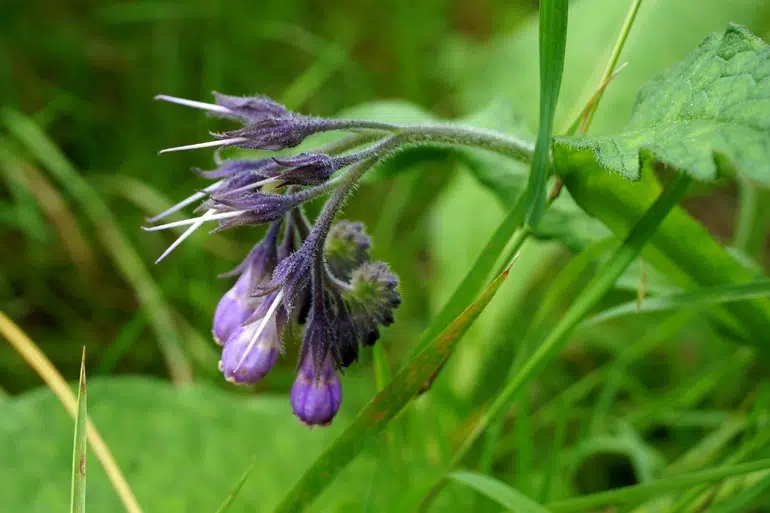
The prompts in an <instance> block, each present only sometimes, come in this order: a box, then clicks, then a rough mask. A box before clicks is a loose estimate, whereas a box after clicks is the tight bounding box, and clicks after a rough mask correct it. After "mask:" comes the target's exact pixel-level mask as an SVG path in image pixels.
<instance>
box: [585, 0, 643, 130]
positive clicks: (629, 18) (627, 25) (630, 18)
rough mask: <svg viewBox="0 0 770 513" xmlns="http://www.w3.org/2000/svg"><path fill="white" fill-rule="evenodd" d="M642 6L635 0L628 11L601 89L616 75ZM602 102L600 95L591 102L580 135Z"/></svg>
mask: <svg viewBox="0 0 770 513" xmlns="http://www.w3.org/2000/svg"><path fill="white" fill-rule="evenodd" d="M641 6H642V0H634V1H633V2H631V7H630V8H629V10H628V14H627V15H626V19H625V20H624V21H623V26H622V27H621V28H620V34H618V38H617V39H616V40H615V46H614V47H613V48H612V52H610V59H609V61H607V66H606V67H605V68H604V73H603V74H602V78H601V80H599V84H600V87H601V84H603V83H606V82H609V80H610V79H611V78H612V75H613V73H615V66H617V64H618V59H620V53H621V52H622V51H623V47H624V46H625V44H626V40H627V39H628V35H629V34H630V33H631V27H632V26H633V25H634V20H636V15H637V13H638V12H639V8H640V7H641ZM601 100H602V94H599V96H598V97H597V98H596V100H595V101H593V102H591V104H590V105H591V107H590V108H589V109H588V111H587V112H586V115H585V117H584V118H583V122H582V123H581V125H580V128H579V129H578V132H579V133H581V134H584V133H586V132H587V131H588V127H590V126H591V121H593V119H594V114H595V113H596V109H598V108H599V102H601Z"/></svg>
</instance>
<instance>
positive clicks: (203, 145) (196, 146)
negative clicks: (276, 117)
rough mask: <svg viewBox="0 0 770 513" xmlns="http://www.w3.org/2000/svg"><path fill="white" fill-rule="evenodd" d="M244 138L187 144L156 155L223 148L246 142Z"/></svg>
mask: <svg viewBox="0 0 770 513" xmlns="http://www.w3.org/2000/svg"><path fill="white" fill-rule="evenodd" d="M247 140H248V139H246V138H245V137H232V138H230V139H218V140H216V141H206V142H202V143H196V144H187V145H185V146H175V147H173V148H166V149H163V150H160V151H159V152H158V153H171V152H172V151H186V150H197V149H199V148H211V147H212V146H224V145H226V144H237V143H239V142H244V141H247Z"/></svg>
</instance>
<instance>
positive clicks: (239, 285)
mask: <svg viewBox="0 0 770 513" xmlns="http://www.w3.org/2000/svg"><path fill="white" fill-rule="evenodd" d="M280 226H281V225H280V223H275V224H273V225H272V226H270V228H269V229H268V231H267V234H266V235H265V238H264V239H262V241H260V242H259V243H258V244H256V245H255V246H254V248H252V250H251V251H250V252H249V254H248V256H247V257H246V258H245V259H244V260H243V262H241V263H240V264H239V265H238V266H237V267H236V268H235V269H233V270H232V271H230V272H229V273H225V274H224V275H223V276H224V277H228V276H237V275H239V276H238V280H237V281H236V282H235V285H233V287H232V288H231V289H230V290H228V291H227V292H226V293H225V295H224V296H222V299H221V300H220V301H219V304H218V305H217V308H216V311H215V312H214V322H213V325H212V332H213V334H214V340H215V341H216V342H217V344H219V345H223V344H224V343H225V341H227V340H228V339H229V338H230V337H231V336H232V335H233V333H234V332H235V331H236V330H237V329H238V328H239V327H240V326H241V325H242V324H243V323H245V322H246V321H247V320H248V319H249V318H250V317H251V316H252V315H253V314H254V312H255V310H256V309H257V308H258V307H260V306H261V304H262V303H263V300H264V298H262V297H254V296H252V293H253V291H254V290H255V289H256V288H257V287H258V286H259V285H260V284H264V283H265V282H267V281H268V280H269V279H270V276H271V273H272V272H273V269H275V265H276V260H277V256H276V254H277V248H276V241H277V237H278V231H279V229H280Z"/></svg>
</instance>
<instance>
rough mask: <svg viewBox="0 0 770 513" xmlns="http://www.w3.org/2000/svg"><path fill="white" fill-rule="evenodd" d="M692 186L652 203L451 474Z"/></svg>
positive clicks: (496, 404) (487, 417) (477, 430)
mask: <svg viewBox="0 0 770 513" xmlns="http://www.w3.org/2000/svg"><path fill="white" fill-rule="evenodd" d="M689 184H690V178H689V177H688V176H687V175H684V174H682V175H679V176H678V177H677V178H676V179H675V180H674V182H673V183H671V184H670V185H668V186H667V187H666V188H665V189H664V190H663V192H662V193H661V194H660V196H659V197H658V199H657V200H655V203H653V204H652V206H651V207H650V208H649V209H648V210H647V211H646V212H645V213H644V215H643V216H642V217H641V219H639V221H637V223H636V224H635V225H634V227H633V228H632V229H631V232H630V233H629V234H628V236H627V237H626V239H625V240H624V241H623V244H622V245H621V246H620V247H619V248H618V249H617V250H616V251H615V253H613V255H612V256H611V257H610V259H609V261H608V262H607V263H606V264H605V265H604V267H603V270H602V273H601V274H598V275H597V276H596V277H594V279H593V280H591V282H590V283H589V284H588V285H587V286H586V287H585V288H584V289H583V292H582V293H581V294H580V295H579V296H578V297H577V298H576V299H575V301H574V302H573V304H572V306H571V307H570V308H569V309H568V310H567V312H566V313H565V314H564V316H563V317H562V318H561V320H560V321H559V322H558V323H557V324H556V326H554V328H553V330H551V332H550V333H549V334H548V336H547V338H546V339H545V341H543V343H542V344H540V345H538V346H537V350H536V351H535V352H534V354H532V356H531V357H530V358H529V359H528V360H527V361H526V362H524V363H523V364H522V366H521V368H520V369H519V371H518V372H517V373H516V374H515V375H514V376H513V377H512V378H511V379H510V380H509V381H508V383H507V384H506V386H505V388H504V389H503V390H502V391H501V392H500V394H498V395H497V397H495V399H494V400H493V401H492V403H491V404H490V405H489V407H488V408H487V410H486V412H484V414H483V415H481V417H480V418H479V420H478V421H477V422H476V424H475V425H474V426H473V429H472V430H471V432H470V433H469V435H468V436H467V437H466V438H465V440H464V441H463V443H462V445H461V446H460V448H459V449H458V450H457V452H456V453H455V454H454V456H453V457H452V460H451V461H450V463H449V467H448V470H450V471H451V470H452V469H454V468H455V467H456V466H457V465H458V464H459V463H460V462H461V461H462V460H463V458H465V456H467V455H468V452H469V451H470V449H471V448H472V447H473V445H474V444H475V443H476V441H477V440H478V439H479V437H480V436H481V434H482V433H483V432H484V431H485V429H486V428H487V426H489V424H490V423H491V422H492V421H494V420H495V419H496V418H498V417H499V415H500V414H501V413H503V412H504V411H507V408H508V407H509V406H510V404H511V401H512V400H513V399H514V398H515V397H516V396H517V394H518V393H520V392H521V390H522V389H523V388H524V385H526V384H527V383H528V382H529V380H530V379H531V378H532V377H533V376H534V375H535V373H536V372H537V371H539V370H540V369H541V368H542V367H543V366H544V365H545V364H547V363H548V362H549V361H551V360H552V359H553V358H554V357H555V356H556V354H557V353H558V352H559V351H560V350H561V349H562V348H563V347H564V344H565V343H566V342H567V340H568V337H569V335H570V334H571V333H572V331H573V330H574V329H575V328H576V327H577V326H578V324H580V322H581V320H582V319H583V318H584V317H585V316H586V315H587V314H588V312H590V311H591V309H592V308H593V307H594V306H595V305H596V304H597V303H598V302H599V301H600V300H601V299H602V298H603V297H604V295H605V294H606V293H607V291H608V290H609V289H610V288H612V286H613V285H614V283H615V280H617V279H618V277H620V275H621V274H623V271H625V270H626V268H627V267H628V266H629V265H630V264H631V262H633V261H634V259H636V257H637V256H639V253H640V252H641V251H642V248H643V247H644V245H645V244H646V243H647V241H648V240H649V239H650V238H651V237H652V236H653V234H654V233H655V231H656V230H657V229H658V227H659V226H660V224H661V223H662V222H663V220H664V219H665V217H666V215H667V214H668V213H669V212H670V211H671V209H673V208H674V207H675V206H676V205H677V203H678V202H679V200H680V199H681V197H682V196H683V195H684V193H685V191H686V189H687V186H688V185H689ZM445 483H446V477H442V478H441V480H440V481H439V482H438V483H436V485H434V487H433V488H432V489H431V490H430V491H429V492H428V494H427V495H426V496H425V497H424V498H423V500H422V501H421V503H420V506H419V507H418V511H423V512H424V511H427V508H428V507H429V505H430V503H431V502H432V500H433V498H434V497H435V496H436V495H437V494H438V492H439V491H440V490H441V488H443V486H444V484H445Z"/></svg>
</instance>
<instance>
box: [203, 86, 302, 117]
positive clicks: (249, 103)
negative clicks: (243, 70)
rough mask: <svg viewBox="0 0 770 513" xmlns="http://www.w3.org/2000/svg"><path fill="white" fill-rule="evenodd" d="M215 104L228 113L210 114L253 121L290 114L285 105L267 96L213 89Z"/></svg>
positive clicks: (288, 115)
mask: <svg viewBox="0 0 770 513" xmlns="http://www.w3.org/2000/svg"><path fill="white" fill-rule="evenodd" d="M214 98H215V99H216V104H217V105H220V106H222V107H225V108H226V109H227V110H228V111H229V113H222V112H216V111H215V112H212V115H216V116H221V117H227V118H231V119H238V120H240V121H243V122H244V123H255V122H257V121H260V120H263V119H265V118H286V117H290V116H291V115H292V113H291V112H289V111H288V110H287V109H286V107H284V106H283V105H281V104H279V103H277V102H275V101H273V100H271V99H270V98H268V97H267V96H228V95H226V94H221V93H218V92H216V91H214Z"/></svg>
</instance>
